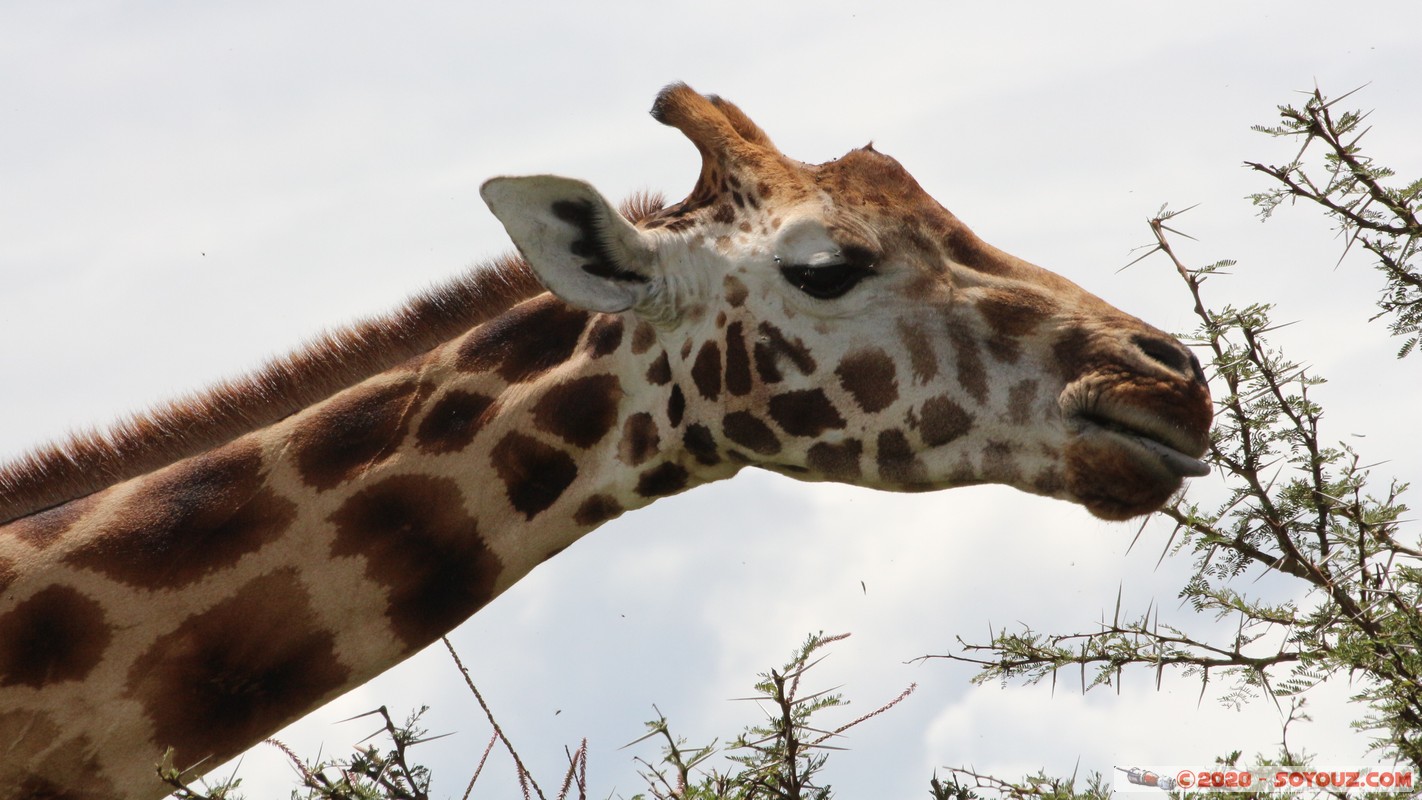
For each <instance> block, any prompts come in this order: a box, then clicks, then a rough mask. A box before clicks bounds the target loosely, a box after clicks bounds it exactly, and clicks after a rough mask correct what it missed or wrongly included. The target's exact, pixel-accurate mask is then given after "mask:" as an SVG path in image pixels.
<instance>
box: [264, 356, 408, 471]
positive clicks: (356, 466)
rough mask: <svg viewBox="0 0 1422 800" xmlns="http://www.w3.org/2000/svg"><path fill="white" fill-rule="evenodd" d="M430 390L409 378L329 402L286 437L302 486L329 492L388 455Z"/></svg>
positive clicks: (401, 437)
mask: <svg viewBox="0 0 1422 800" xmlns="http://www.w3.org/2000/svg"><path fill="white" fill-rule="evenodd" d="M431 389H432V387H431V386H430V385H429V384H424V383H420V382H418V381H417V380H415V379H414V378H410V379H408V380H404V381H399V382H396V383H389V384H385V385H380V386H372V387H359V388H356V389H352V390H350V391H348V392H345V393H344V394H340V395H337V396H336V397H335V398H333V399H331V400H330V401H329V402H328V403H326V404H325V405H324V406H323V407H322V408H321V409H320V410H319V411H317V412H316V413H315V414H313V415H312V416H311V417H310V418H308V419H307V420H305V421H304V422H303V423H302V424H301V425H300V426H298V427H297V429H296V430H295V432H293V433H292V436H291V445H292V448H293V450H294V452H295V461H296V466H297V469H299V470H300V471H301V478H302V480H304V481H305V482H306V483H307V485H309V486H312V487H314V488H316V489H317V490H318V491H326V490H328V489H334V488H335V487H337V486H339V485H340V484H342V483H345V482H346V481H348V480H350V479H352V478H354V477H356V476H357V475H360V474H362V473H364V472H366V471H368V470H369V469H371V468H372V467H375V466H377V465H379V464H380V462H382V461H384V460H385V459H387V458H389V457H390V456H392V455H394V454H395V453H396V452H397V450H398V449H399V447H400V445H401V443H402V442H403V441H404V438H405V434H406V431H407V430H408V429H409V425H410V420H411V419H412V418H413V417H414V416H415V414H416V413H417V412H418V411H419V408H420V405H421V404H422V403H423V401H424V399H425V398H426V397H428V396H429V393H430V391H431Z"/></svg>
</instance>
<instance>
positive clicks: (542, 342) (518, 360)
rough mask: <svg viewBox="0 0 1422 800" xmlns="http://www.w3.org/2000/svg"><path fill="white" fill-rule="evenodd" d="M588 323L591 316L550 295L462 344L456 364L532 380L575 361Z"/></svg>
mask: <svg viewBox="0 0 1422 800" xmlns="http://www.w3.org/2000/svg"><path fill="white" fill-rule="evenodd" d="M587 325H588V313H587V312H585V311H581V310H579V309H576V308H573V307H572V306H569V305H567V304H565V303H564V302H563V301H561V300H559V299H557V298H556V297H554V296H552V295H544V296H542V297H538V298H535V299H533V300H529V301H528V302H525V303H523V304H521V305H519V306H517V307H515V308H514V309H512V310H510V311H508V312H506V313H504V314H502V315H500V316H498V317H495V318H494V319H492V320H490V321H488V322H486V323H484V324H483V325H480V326H479V327H478V328H476V329H475V330H474V332H473V333H471V334H469V335H468V336H467V337H465V338H464V341H463V342H462V343H461V344H460V345H459V352H458V357H457V358H456V361H455V366H456V367H457V368H458V369H460V370H463V371H465V372H496V373H498V375H499V376H500V377H502V378H503V379H504V380H506V381H508V382H510V383H520V382H523V381H531V380H534V379H535V378H538V377H539V376H541V375H542V374H543V373H545V372H547V371H548V370H550V369H552V368H554V367H556V366H558V365H559V364H562V363H563V362H565V361H567V360H568V359H569V358H571V357H572V355H573V352H574V351H575V350H576V349H577V345H578V340H579V338H580V337H581V336H582V333H583V329H584V328H586V327H587Z"/></svg>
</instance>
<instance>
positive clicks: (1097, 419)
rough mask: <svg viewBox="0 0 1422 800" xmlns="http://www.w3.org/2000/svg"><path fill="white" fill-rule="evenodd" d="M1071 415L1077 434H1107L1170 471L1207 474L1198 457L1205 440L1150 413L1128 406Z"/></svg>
mask: <svg viewBox="0 0 1422 800" xmlns="http://www.w3.org/2000/svg"><path fill="white" fill-rule="evenodd" d="M1072 418H1073V420H1074V421H1075V422H1076V424H1077V431H1076V432H1077V435H1087V436H1101V437H1109V438H1110V439H1111V440H1113V441H1114V442H1116V443H1119V444H1121V445H1123V446H1125V447H1127V448H1129V449H1130V450H1132V451H1134V452H1136V453H1137V454H1139V455H1141V456H1144V457H1145V458H1147V459H1148V460H1151V461H1155V462H1158V463H1159V464H1160V465H1161V466H1162V467H1164V468H1165V469H1166V470H1168V471H1169V472H1170V473H1172V474H1174V475H1177V476H1179V477H1188V478H1198V477H1202V476H1204V475H1208V474H1210V465H1209V464H1206V463H1205V462H1204V461H1201V460H1200V459H1199V458H1198V456H1201V455H1204V453H1205V451H1206V449H1207V448H1208V444H1207V443H1205V442H1202V441H1200V439H1199V438H1198V437H1193V436H1191V435H1190V434H1188V433H1187V432H1185V431H1183V430H1181V429H1179V428H1176V427H1173V426H1171V425H1168V424H1166V423H1164V422H1162V421H1160V420H1159V419H1157V418H1155V417H1154V416H1150V415H1147V414H1145V413H1143V412H1140V411H1137V410H1134V409H1129V408H1106V409H1103V408H1096V409H1092V410H1089V411H1086V410H1083V411H1079V412H1077V413H1076V414H1074V415H1072ZM1192 454H1193V455H1192Z"/></svg>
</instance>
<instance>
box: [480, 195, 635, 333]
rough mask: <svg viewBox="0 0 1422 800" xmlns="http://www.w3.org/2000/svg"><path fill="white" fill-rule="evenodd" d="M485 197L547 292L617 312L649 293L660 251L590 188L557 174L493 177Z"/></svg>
mask: <svg viewBox="0 0 1422 800" xmlns="http://www.w3.org/2000/svg"><path fill="white" fill-rule="evenodd" d="M480 194H481V195H483V197H484V202H485V203H488V204H489V208H490V210H492V211H493V212H494V216H496V217H498V218H499V221H500V222H502V223H503V224H504V228H505V229H506V230H507V231H508V232H509V238H511V239H513V242H514V245H515V246H517V247H518V250H519V252H520V253H522V254H523V257H524V258H525V259H527V260H528V263H529V265H530V266H532V267H533V271H534V272H536V273H538V277H539V279H540V280H541V281H542V282H543V285H544V286H547V287H548V290H549V291H551V292H552V293H553V294H555V295H557V296H558V297H560V298H562V299H563V300H564V301H565V302H568V303H571V304H572V305H575V306H578V307H579V308H583V309H587V310H588V311H603V312H608V313H615V312H618V311H626V310H627V309H629V308H632V307H633V306H636V305H637V304H638V302H640V301H641V300H642V299H643V298H644V297H646V296H647V295H648V294H649V290H650V289H651V287H652V285H653V282H654V281H655V280H656V278H657V276H656V275H655V274H654V269H653V264H654V259H653V256H654V253H655V248H654V247H653V245H652V242H651V241H650V237H648V236H647V235H646V234H644V233H642V232H641V231H639V230H637V229H636V228H635V227H633V225H632V224H631V223H630V222H628V221H627V220H625V219H623V217H622V215H621V214H619V213H617V209H615V208H613V206H612V204H610V203H608V202H607V200H606V199H605V198H604V197H603V196H602V195H601V194H599V193H598V191H597V190H596V189H594V188H593V187H592V186H590V185H588V184H587V183H584V182H583V181H579V180H573V179H572V178H560V177H558V176H556V175H531V176H526V177H505V178H492V179H490V180H489V181H487V182H486V183H485V184H484V186H483V188H482V189H480Z"/></svg>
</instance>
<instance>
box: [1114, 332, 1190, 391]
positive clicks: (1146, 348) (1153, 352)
mask: <svg viewBox="0 0 1422 800" xmlns="http://www.w3.org/2000/svg"><path fill="white" fill-rule="evenodd" d="M1131 342H1132V343H1133V344H1135V346H1136V347H1137V348H1138V349H1139V350H1140V351H1141V352H1142V353H1143V354H1145V356H1146V358H1149V359H1150V360H1151V361H1154V362H1156V363H1157V364H1160V365H1161V366H1163V367H1166V368H1167V369H1170V370H1172V371H1174V372H1177V373H1179V374H1181V375H1189V376H1191V377H1193V378H1195V379H1196V380H1200V381H1203V380H1204V377H1205V375H1204V371H1203V370H1201V369H1200V362H1199V360H1198V359H1196V358H1195V354H1194V353H1191V352H1190V351H1189V350H1187V349H1185V346H1184V345H1182V344H1180V343H1179V342H1177V341H1175V340H1174V339H1168V338H1165V337H1163V336H1143V335H1140V334H1137V335H1135V336H1132V337H1131Z"/></svg>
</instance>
